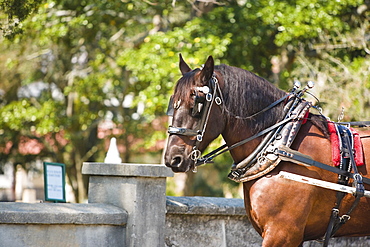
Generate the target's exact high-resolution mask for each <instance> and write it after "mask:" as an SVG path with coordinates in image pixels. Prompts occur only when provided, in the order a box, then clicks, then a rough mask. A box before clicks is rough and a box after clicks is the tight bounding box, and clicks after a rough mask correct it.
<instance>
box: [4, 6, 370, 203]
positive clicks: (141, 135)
mask: <svg viewBox="0 0 370 247" xmlns="http://www.w3.org/2000/svg"><path fill="white" fill-rule="evenodd" d="M212 2H213V3H211V2H210V1H208V2H207V1H194V2H191V1H172V0H171V1H169V0H165V1H159V2H151V1H134V0H122V1H108V0H103V1H99V2H97V1H92V0H84V1H71V0H56V1H52V0H45V1H44V2H42V4H40V3H41V1H36V0H28V1H26V0H22V1H1V2H0V12H1V15H2V16H8V17H7V18H8V20H13V21H14V23H15V22H17V23H19V24H17V25H15V24H14V27H16V26H17V27H22V30H23V34H22V35H20V34H19V32H18V31H16V30H15V29H11V27H10V26H9V27H8V28H9V31H6V32H8V33H6V34H9V35H10V34H11V35H12V37H11V39H3V40H2V43H1V44H0V61H1V62H0V75H1V77H0V78H2V79H1V81H0V85H1V86H0V88H1V93H0V105H1V109H0V119H1V120H0V136H1V138H0V145H1V146H4V147H5V146H6V145H8V144H9V143H11V144H12V146H11V148H10V150H8V151H6V152H5V151H4V150H5V149H0V151H2V152H0V155H1V158H2V160H3V161H6V160H15V161H16V163H17V162H18V163H23V162H27V159H30V156H27V159H26V158H25V157H26V156H24V155H23V156H22V155H19V153H18V149H19V145H20V142H21V138H20V137H21V136H27V137H28V138H31V139H34V140H37V141H38V142H39V143H42V144H43V146H44V148H43V150H42V152H40V154H39V155H34V156H32V157H31V158H32V159H36V158H39V159H44V158H49V159H53V160H55V161H58V162H62V163H66V164H67V169H68V171H67V172H68V174H69V176H70V179H71V181H72V185H73V187H74V189H75V193H76V195H78V196H79V200H80V201H82V200H83V198H84V196H85V193H86V192H85V187H84V184H83V183H84V180H83V178H82V176H81V165H82V162H83V161H86V160H91V161H94V160H102V158H103V156H104V154H105V149H106V145H105V143H104V141H103V140H101V139H100V138H98V127H99V126H100V124H101V123H102V122H104V121H106V120H112V121H113V122H114V124H115V126H117V127H118V128H119V130H115V129H110V130H109V131H108V132H107V135H108V136H106V137H105V138H106V139H107V138H108V137H109V136H110V135H112V134H113V132H114V131H116V132H115V135H116V137H117V139H118V142H119V144H120V145H122V146H123V147H124V149H123V150H122V152H123V156H124V157H123V160H124V161H125V162H126V161H127V162H135V161H137V160H139V157H138V155H139V154H143V153H145V154H148V153H149V154H155V155H157V157H159V156H160V152H161V150H162V148H163V143H164V140H165V137H166V131H165V129H166V126H167V122H166V117H165V116H164V113H165V109H166V107H167V103H168V98H169V96H170V94H171V93H172V90H173V87H174V85H175V83H176V81H177V79H178V78H179V77H180V73H179V69H178V54H179V53H182V55H183V56H184V58H185V59H186V61H187V62H188V63H189V64H190V66H191V67H193V68H195V67H198V66H200V65H201V64H202V63H203V62H204V61H205V60H206V58H207V56H208V55H212V56H213V57H214V58H215V60H216V63H217V64H219V63H225V64H229V65H233V66H238V67H242V68H244V69H248V70H251V71H253V72H254V73H257V74H259V75H260V76H263V77H265V78H268V79H269V80H270V81H271V82H273V83H275V84H276V85H277V86H279V87H281V88H282V89H286V90H287V89H289V88H290V87H291V82H292V81H293V79H295V78H296V79H299V80H301V81H302V82H305V81H307V80H313V81H315V82H316V84H317V86H316V87H315V89H314V93H315V94H316V96H318V98H320V99H321V100H322V101H323V102H322V103H323V105H324V106H325V107H324V113H325V114H327V115H329V116H330V117H332V118H335V116H336V115H338V112H339V111H340V108H341V107H342V106H343V107H345V109H346V112H350V113H348V114H347V115H346V120H363V119H366V118H369V117H370V111H369V107H368V106H369V105H370V96H369V95H370V94H369V88H370V71H369V70H370V64H369V61H370V60H369V55H370V50H369V36H368V33H369V19H370V17H369V8H370V4H369V2H368V1H367V0H365V1H362V0H342V1H326V0H302V1H293V0H289V1H284V2H281V1H275V0H268V1H267V0H258V1H257V0H248V1H217V2H215V1H212ZM11 4H18V5H17V6H18V7H19V8H18V7H16V8H9V6H11ZM36 10H37V12H36ZM27 16H28V17H27ZM2 27H3V30H5V29H4V28H5V26H4V25H3V26H2ZM35 83H36V84H35ZM36 85H39V87H41V89H42V90H41V89H40V90H39V91H40V92H41V93H40V94H39V95H27V94H22V93H20V92H22V90H23V91H25V92H28V91H27V90H25V89H27V88H28V90H29V88H30V87H35V86H36ZM359 95H360V97H359ZM347 109H348V110H347ZM219 142H220V141H218V143H219ZM161 145H162V146H161ZM215 145H217V142H216V144H215ZM156 160H157V161H156V162H159V158H156ZM231 162H232V161H231V159H230V157H229V156H225V157H223V158H218V159H216V163H215V164H214V165H209V166H206V167H203V168H200V169H199V170H202V171H200V172H199V173H198V174H197V176H195V177H192V176H189V181H188V182H194V183H193V184H195V185H196V186H194V187H191V186H190V185H188V186H187V189H186V190H187V191H188V192H189V194H202V193H203V194H207V195H222V194H224V191H223V189H224V188H228V190H230V191H231V193H232V194H234V195H236V194H237V189H238V185H237V184H235V183H233V182H229V181H227V178H226V174H227V172H228V170H229V165H225V163H226V164H230V163H231ZM215 174H217V175H215ZM191 179H194V180H193V181H190V180H191ZM217 184H223V186H221V187H222V188H220V187H219V189H215V187H214V186H216V185H217Z"/></svg>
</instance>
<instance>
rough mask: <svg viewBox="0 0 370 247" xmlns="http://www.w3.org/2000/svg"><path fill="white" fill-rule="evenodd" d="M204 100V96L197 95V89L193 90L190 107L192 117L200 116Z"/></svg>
mask: <svg viewBox="0 0 370 247" xmlns="http://www.w3.org/2000/svg"><path fill="white" fill-rule="evenodd" d="M205 101H206V97H205V96H201V95H199V91H198V90H195V96H194V104H193V106H192V107H191V116H192V117H196V118H200V117H201V116H202V114H201V113H202V110H203V106H204V102H205Z"/></svg>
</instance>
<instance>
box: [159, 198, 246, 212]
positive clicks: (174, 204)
mask: <svg viewBox="0 0 370 247" xmlns="http://www.w3.org/2000/svg"><path fill="white" fill-rule="evenodd" d="M166 209H167V214H198V215H233V216H236V215H239V216H245V215H246V213H245V208H244V201H243V199H237V198H219V197H199V196H194V197H186V196H184V197H175V196H167V201H166Z"/></svg>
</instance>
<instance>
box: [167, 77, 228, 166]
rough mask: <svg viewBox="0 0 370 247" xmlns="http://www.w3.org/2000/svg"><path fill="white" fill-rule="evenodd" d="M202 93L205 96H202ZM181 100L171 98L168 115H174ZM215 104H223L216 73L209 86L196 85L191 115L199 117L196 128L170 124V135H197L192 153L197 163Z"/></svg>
mask: <svg viewBox="0 0 370 247" xmlns="http://www.w3.org/2000/svg"><path fill="white" fill-rule="evenodd" d="M200 93H202V94H203V95H204V96H202V95H201V94H200ZM180 104H181V100H179V101H178V102H173V97H171V99H170V104H169V106H168V110H167V115H169V116H172V115H173V113H174V110H175V109H178V108H179V107H180ZM213 104H216V105H221V104H222V93H221V89H220V86H219V84H218V79H217V77H216V75H215V74H214V75H213V76H212V78H211V79H210V81H209V86H203V87H196V88H195V97H194V104H193V107H192V110H191V116H192V117H195V118H199V119H200V120H199V122H198V125H197V127H196V129H187V128H182V127H176V126H169V127H168V133H169V134H170V135H184V136H196V140H195V143H194V146H193V150H192V152H191V153H190V158H191V159H192V160H193V161H195V163H197V161H198V159H199V158H200V157H201V155H202V153H201V151H199V149H198V147H199V144H200V143H201V142H202V141H203V136H204V132H205V131H206V127H207V123H208V119H209V115H210V113H211V109H212V106H213Z"/></svg>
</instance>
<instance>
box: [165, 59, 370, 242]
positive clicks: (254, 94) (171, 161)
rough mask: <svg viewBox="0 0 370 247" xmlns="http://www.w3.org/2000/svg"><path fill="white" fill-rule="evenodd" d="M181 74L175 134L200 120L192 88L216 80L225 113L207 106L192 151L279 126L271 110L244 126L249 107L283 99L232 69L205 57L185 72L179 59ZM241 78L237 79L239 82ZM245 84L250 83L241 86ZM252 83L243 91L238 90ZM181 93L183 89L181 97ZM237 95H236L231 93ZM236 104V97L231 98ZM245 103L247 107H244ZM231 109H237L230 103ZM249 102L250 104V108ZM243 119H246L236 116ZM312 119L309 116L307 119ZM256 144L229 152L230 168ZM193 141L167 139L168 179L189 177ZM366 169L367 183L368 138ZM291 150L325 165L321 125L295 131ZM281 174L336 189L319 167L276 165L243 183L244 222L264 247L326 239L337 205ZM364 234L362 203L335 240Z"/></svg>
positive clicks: (368, 141) (326, 193)
mask: <svg viewBox="0 0 370 247" xmlns="http://www.w3.org/2000/svg"><path fill="white" fill-rule="evenodd" d="M180 70H181V71H182V74H183V77H182V78H181V79H180V80H179V82H178V83H177V85H176V88H175V93H174V97H175V101H176V102H177V103H178V105H176V106H177V107H176V109H175V112H174V115H173V125H174V126H177V127H182V128H187V129H195V128H197V127H198V123H199V121H200V120H199V118H195V117H192V116H190V115H189V108H191V107H196V106H192V102H193V100H194V87H201V86H204V85H207V83H208V81H209V80H210V78H211V77H212V76H214V75H216V77H217V79H218V81H219V85H220V90H221V91H222V92H223V93H224V94H223V98H222V100H223V102H222V104H223V106H222V107H218V106H216V105H215V106H213V107H212V108H211V109H210V113H209V118H208V119H207V127H206V129H205V132H204V135H203V136H202V141H200V142H198V145H196V148H198V149H199V150H200V151H203V150H204V149H205V148H206V146H207V145H208V144H209V143H210V142H211V141H212V140H213V139H215V138H216V137H217V136H218V135H219V134H221V135H222V136H223V138H224V140H225V142H226V144H227V145H228V146H231V145H233V144H234V143H237V142H238V141H240V140H243V139H246V138H248V137H250V136H251V135H253V134H255V133H256V132H258V131H259V130H261V129H263V128H266V126H270V125H272V124H274V123H276V122H277V121H278V119H277V118H278V117H279V116H280V115H279V114H281V111H282V108H283V106H277V107H276V109H274V112H272V111H271V112H267V113H264V114H261V116H256V117H254V118H253V119H249V118H248V115H252V114H253V113H255V111H256V109H254V108H253V106H252V104H253V103H254V105H255V107H257V108H259V110H261V109H262V108H264V107H265V106H266V105H268V104H270V103H272V102H273V101H275V100H276V99H278V98H280V97H281V96H283V95H284V94H285V92H283V91H281V90H279V89H277V88H275V87H274V86H272V85H271V84H270V83H268V82H267V81H265V80H264V79H262V78H260V77H257V76H255V75H253V74H251V73H250V72H247V71H244V70H241V69H238V68H234V67H230V66H222V67H216V68H215V67H214V65H213V59H212V58H211V57H210V58H208V60H207V62H206V64H205V65H204V68H203V69H202V70H191V69H190V67H189V66H188V65H187V64H186V63H185V62H184V61H183V59H182V57H181V56H180ZM240 73H241V74H242V75H240ZM231 76H232V77H236V79H235V80H236V81H239V83H243V84H241V85H242V86H241V85H234V87H235V86H236V87H237V88H236V89H235V88H234V92H231V89H230V88H231V87H233V85H231V84H232V83H234V82H235V83H236V81H232V80H229V78H227V77H231ZM246 80H248V81H249V82H247V81H246ZM248 83H249V84H251V85H246V86H245V87H244V86H243V85H244V84H248ZM186 88H187V90H185V89H186ZM238 91H239V93H240V94H241V95H239V96H237V92H238ZM236 97H239V98H236ZM233 101H234V108H236V107H235V104H238V101H240V104H242V105H241V106H240V109H243V108H244V109H245V110H244V112H240V111H239V112H238V110H237V109H233V105H232V103H230V102H233ZM242 101H247V102H242ZM235 102H236V103H235ZM251 102H252V103H251ZM241 114H244V116H246V117H245V118H243V117H240V115H241ZM311 116H312V118H314V116H313V115H311ZM360 135H361V136H368V135H370V132H369V131H368V132H360ZM260 141H261V138H257V139H255V140H253V141H251V142H248V143H246V144H244V145H241V146H239V147H237V148H235V149H233V150H231V151H230V153H231V155H232V157H233V159H234V161H235V162H236V163H237V162H240V161H241V160H243V159H244V158H245V157H247V156H248V155H249V154H250V153H251V152H252V151H253V150H254V149H255V148H256V147H257V145H258V144H259V142H260ZM196 142H197V140H196V137H195V136H186V135H185V136H184V135H177V134H171V135H170V137H169V140H168V144H167V149H166V153H165V164H166V166H168V167H171V169H172V170H173V171H174V172H187V171H189V170H191V169H193V168H194V167H195V162H194V160H193V159H191V155H192V152H193V150H194V147H195V143H196ZM362 143H363V150H364V154H365V165H363V166H361V167H359V171H360V172H361V174H362V175H363V176H364V177H368V176H369V175H368V174H367V169H368V165H370V138H363V139H362ZM291 148H292V149H294V150H298V151H299V152H301V153H303V154H306V155H310V156H311V157H312V158H313V160H316V161H319V162H321V163H324V164H331V163H332V155H331V142H330V140H329V138H328V136H327V134H325V125H324V124H322V123H320V122H319V124H317V123H315V122H314V121H307V123H305V124H303V125H302V127H301V128H300V130H299V132H298V135H297V137H296V138H295V140H294V142H293V144H292V146H291ZM280 171H288V172H291V173H295V174H299V175H303V176H307V177H311V178H317V179H321V180H325V181H330V182H334V183H336V182H337V179H338V175H337V174H335V173H332V172H328V171H325V170H322V169H320V168H317V167H313V166H310V167H307V166H302V165H297V164H292V163H290V162H280V164H279V165H278V166H277V167H276V168H275V169H273V170H272V171H271V172H270V173H268V174H267V175H265V176H262V177H260V178H258V179H255V180H252V181H248V182H244V183H243V187H244V202H245V208H246V212H247V215H248V217H249V219H250V221H251V223H252V225H253V226H254V228H255V229H256V231H257V232H258V233H259V234H260V235H261V236H262V237H263V246H299V245H301V244H302V243H303V241H306V240H314V239H319V238H322V237H323V236H324V234H325V231H326V228H327V225H328V223H329V218H330V214H331V209H332V208H333V206H334V204H335V201H336V192H335V191H333V190H329V189H324V188H320V187H316V186H313V185H307V184H303V183H299V182H295V181H290V180H286V179H282V178H280V177H279V176H277V174H278V173H279V172H280ZM353 201H354V197H353V196H352V195H346V196H345V198H344V200H343V202H342V204H341V207H340V212H341V213H345V212H346V211H347V210H348V209H349V208H350V207H351V205H352V203H353ZM369 234H370V201H369V199H367V198H365V197H362V198H361V201H360V203H359V204H358V206H357V207H356V209H355V210H354V211H353V213H352V214H351V219H350V220H349V221H348V222H347V223H346V224H344V225H343V226H342V228H340V229H339V230H338V232H337V233H336V234H335V236H365V235H369Z"/></svg>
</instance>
